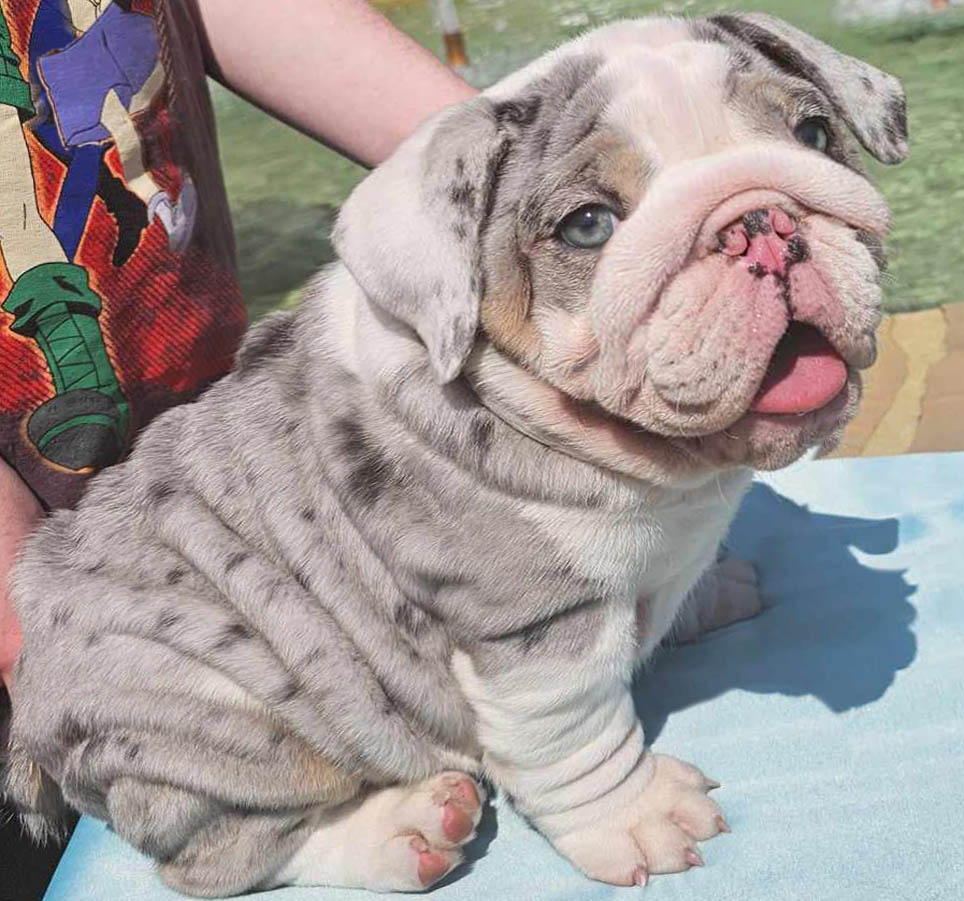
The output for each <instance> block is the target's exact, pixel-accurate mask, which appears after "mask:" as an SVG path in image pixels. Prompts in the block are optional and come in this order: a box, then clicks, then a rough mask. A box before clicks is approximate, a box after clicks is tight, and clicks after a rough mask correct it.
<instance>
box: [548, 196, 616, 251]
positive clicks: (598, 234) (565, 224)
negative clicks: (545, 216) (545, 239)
mask: <svg viewBox="0 0 964 901" xmlns="http://www.w3.org/2000/svg"><path fill="white" fill-rule="evenodd" d="M615 229H616V214H615V213H614V212H613V211H612V210H611V209H609V207H608V206H603V205H602V204H601V203H587V204H586V205H585V206H581V207H579V208H578V209H575V210H573V211H572V212H571V213H569V215H567V216H566V218H565V219H563V220H562V222H560V223H559V228H558V230H557V234H558V235H559V237H560V238H561V239H562V240H563V241H565V242H566V244H568V245H569V246H570V247H579V248H582V249H586V248H590V247H602V245H603V244H605V243H606V242H607V241H608V240H609V239H610V238H611V237H612V236H613V232H614V231H615Z"/></svg>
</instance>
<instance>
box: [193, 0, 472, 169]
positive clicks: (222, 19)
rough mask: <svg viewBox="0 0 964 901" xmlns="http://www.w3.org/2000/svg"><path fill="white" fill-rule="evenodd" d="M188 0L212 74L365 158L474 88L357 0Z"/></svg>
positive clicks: (383, 152) (380, 156) (373, 161)
mask: <svg viewBox="0 0 964 901" xmlns="http://www.w3.org/2000/svg"><path fill="white" fill-rule="evenodd" d="M194 3H195V6H196V10H195V12H196V15H197V19H198V25H199V31H200V32H201V34H202V38H203V42H204V47H205V54H206V65H207V68H208V71H209V73H210V74H211V75H212V76H213V77H214V78H216V79H217V80H218V81H220V82H221V83H222V84H224V85H225V86H227V87H229V88H230V89H231V90H233V91H235V92H236V93H238V94H240V95H241V96H243V97H245V98H246V99H248V100H250V101H252V102H253V103H255V104H257V105H258V106H260V107H262V108H263V109H265V110H267V111H268V112H270V113H271V114H272V115H274V116H276V117H277V118H279V119H282V120H283V121H285V122H287V123H288V124H290V125H292V126H294V127H295V128H297V129H299V130H300V131H303V132H305V133H306V134H308V135H310V136H312V137H314V138H316V139H318V140H320V141H322V142H323V143H325V144H327V145H329V146H330V147H333V148H334V149H335V150H337V151H339V152H340V153H343V154H345V155H346V156H350V157H352V158H353V159H355V160H357V161H358V162H361V163H362V164H364V165H366V166H375V165H378V164H379V163H380V162H382V161H383V160H384V159H386V158H387V157H388V156H389V155H391V153H392V151H393V150H394V149H395V147H396V146H397V145H398V144H399V143H400V142H401V141H402V140H403V139H404V138H406V137H407V136H408V135H409V134H411V132H413V131H414V130H415V128H416V127H417V126H418V125H419V124H420V123H421V122H422V121H423V120H425V119H427V118H428V117H429V116H431V115H432V114H434V113H435V112H437V111H438V110H440V109H442V108H443V107H445V106H448V105H450V104H452V103H457V102H459V101H461V100H465V99H467V98H469V97H471V96H472V95H473V94H475V93H476V91H475V89H474V88H473V87H472V86H471V85H469V84H467V83H466V82H464V81H463V80H462V79H460V78H459V77H458V76H457V75H455V74H454V73H453V72H452V71H450V70H449V69H447V68H446V67H445V66H444V65H443V64H442V63H441V62H439V60H438V59H436V58H435V56H433V55H432V54H431V53H430V52H429V51H428V50H426V49H425V48H424V47H422V46H420V45H419V44H417V43H416V42H415V41H413V40H412V39H411V38H409V37H408V36H407V35H405V34H403V33H402V32H401V31H399V30H398V29H397V28H395V27H394V26H393V25H392V24H391V23H390V22H389V21H388V20H387V19H386V18H385V17H384V16H382V15H381V14H380V13H379V12H378V11H377V10H375V9H373V8H372V7H371V6H370V5H369V4H368V3H365V2H363V0H326V2H323V3H319V2H311V0H273V2H272V3H264V2H258V0H194ZM266 38H267V39H266Z"/></svg>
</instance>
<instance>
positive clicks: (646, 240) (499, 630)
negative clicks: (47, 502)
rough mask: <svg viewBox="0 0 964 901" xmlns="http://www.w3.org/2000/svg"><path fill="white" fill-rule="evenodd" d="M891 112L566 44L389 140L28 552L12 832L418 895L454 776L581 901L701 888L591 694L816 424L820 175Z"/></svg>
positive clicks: (200, 865) (799, 58) (651, 631)
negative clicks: (178, 389) (542, 852)
mask: <svg viewBox="0 0 964 901" xmlns="http://www.w3.org/2000/svg"><path fill="white" fill-rule="evenodd" d="M904 109H905V108H904V98H903V94H902V92H901V88H900V85H899V84H898V82H897V81H896V80H894V79H893V78H891V77H889V76H887V75H884V74H883V73H881V72H879V71H877V70H876V69H874V68H872V67H870V66H868V65H865V64H864V63H861V62H858V61H857V60H854V59H850V58H847V57H844V56H841V55H839V54H837V53H835V52H834V51H833V50H831V49H830V48H829V47H826V46H825V45H823V44H821V43H819V42H817V41H815V40H813V39H812V38H810V37H808V36H806V35H804V34H801V33H800V32H799V31H797V30H796V29H794V28H791V27H790V26H789V25H786V24H785V23H783V22H780V21H777V20H775V19H771V18H768V17H765V16H761V15H751V16H720V17H716V18H712V19H705V20H696V21H684V20H677V19H644V20H639V21H629V22H620V23H617V24H614V25H610V26H608V27H606V28H602V29H600V30H598V31H594V32H592V33H589V34H587V35H586V36H584V37H581V38H579V39H578V40H575V41H573V42H572V43H569V44H567V45H565V46H563V47H562V48H560V49H558V50H556V51H555V52H553V53H551V54H549V55H548V56H545V57H543V58H542V59H539V60H537V61H536V62H534V63H533V64H532V65H530V66H529V67H527V68H525V69H523V70H522V71H520V72H518V73H516V74H514V75H512V76H510V77H508V78H507V79H505V80H504V81H502V82H500V83H499V84H497V85H496V86H495V87H493V88H491V89H490V90H488V91H486V92H485V94H484V95H482V96H480V97H478V98H476V99H474V100H472V101H470V102H468V103H466V104H464V105H460V106H457V107H454V108H451V109H449V110H448V111H445V112H444V113H442V114H440V115H439V116H438V117H437V118H435V119H434V120H433V121H432V122H430V123H429V124H427V125H426V126H425V127H424V128H422V129H421V130H420V131H419V132H418V133H417V134H416V135H415V136H414V137H412V138H411V139H410V140H409V141H408V142H407V143H406V144H405V145H404V146H403V147H402V148H401V149H400V150H399V151H398V153H397V154H396V155H395V156H394V157H393V158H392V159H391V160H389V161H388V162H387V163H386V164H385V165H384V166H382V167H381V168H379V169H378V170H376V171H375V172H374V173H373V174H372V175H371V176H369V178H367V179H366V180H365V181H364V182H363V183H362V184H361V185H360V186H359V187H358V189H357V190H356V191H355V192H354V194H353V195H352V196H351V198H350V199H349V200H348V202H347V203H346V204H345V207H344V210H343V212H342V215H341V218H340V220H339V222H338V226H337V230H336V235H335V238H336V244H337V247H338V250H339V254H340V256H341V260H342V262H340V263H339V264H336V265H335V266H333V267H332V268H330V269H328V270H326V271H325V272H324V273H323V274H322V275H321V276H320V277H319V278H318V279H317V280H316V281H315V282H314V284H313V286H312V287H311V288H310V290H309V291H308V294H307V296H306V298H305V301H304V303H303V305H302V306H301V308H300V309H299V310H298V311H297V312H293V313H279V314H277V315H275V316H273V317H271V318H269V319H267V320H265V321H264V322H262V323H261V324H259V325H258V326H257V327H256V328H254V329H253V331H252V332H251V334H250V336H249V337H248V339H247V341H246V343H245V345H244V348H243V350H242V351H241V353H240V356H239V360H238V363H237V367H236V369H235V371H234V372H232V373H231V374H230V375H229V376H228V377H226V378H225V379H223V380H222V381H221V382H220V383H218V384H217V385H216V386H214V387H213V388H212V389H211V390H210V391H209V392H207V394H205V396H204V397H203V398H202V399H201V400H200V401H198V402H196V403H193V404H189V405H186V406H183V407H180V408H178V409H174V410H171V411H170V412H169V413H167V414H165V415H164V416H162V417H161V418H159V419H158V420H157V421H156V422H155V423H154V424H153V425H152V426H151V427H150V428H149V429H148V430H147V431H146V432H145V433H144V434H143V436H142V437H141V438H140V439H139V441H138V444H137V447H136V448H135V450H134V452H133V454H132V456H131V458H130V459H129V460H128V461H127V462H125V463H123V464H121V465H119V466H116V467H113V468H111V469H109V470H107V471H105V472H104V473H103V474H101V475H100V476H98V477H97V478H96V479H95V480H93V482H92V484H91V487H90V490H89V492H88V494H87V495H86V497H85V499H84V500H83V502H82V503H81V505H80V507H79V508H78V509H77V510H76V511H73V512H70V511H62V512H58V513H56V514H55V515H53V516H52V517H51V518H50V519H49V520H48V521H47V523H46V524H45V525H44V526H43V527H42V528H41V529H40V531H39V533H38V534H37V535H36V537H35V538H34V539H33V540H32V541H31V542H30V544H29V546H28V548H27V550H26V552H25V554H24V556H23V559H22V562H21V563H20V565H19V567H18V569H17V572H16V588H15V595H16V602H17V606H18V611H19V614H20V617H21V618H22V622H23V631H24V653H23V655H22V656H21V658H20V662H19V669H18V671H17V674H16V684H15V692H14V697H13V702H14V703H13V707H14V719H13V724H12V749H11V755H12V764H11V771H10V774H9V779H8V788H9V791H10V792H11V794H12V795H13V796H14V797H15V798H16V799H17V800H18V801H19V803H20V804H21V805H22V807H23V809H24V812H25V814H26V818H27V820H28V822H30V823H31V824H32V825H33V827H34V828H35V829H36V830H37V831H42V830H43V828H44V822H45V817H47V815H48V814H49V813H50V810H51V809H52V806H53V805H54V804H55V802H56V801H57V797H56V796H57V792H58V790H59V791H62V794H63V797H64V798H65V799H66V801H67V802H69V803H70V804H71V805H72V806H74V807H76V808H78V809H79V810H82V811H84V812H86V813H89V814H92V815H93V816H96V817H100V818H102V819H104V820H107V821H108V822H109V823H110V824H111V826H112V827H113V829H114V830H115V831H116V832H117V833H118V834H119V835H120V836H122V837H123V838H125V839H127V840H128V841H130V842H132V843H133V844H134V845H136V846H137V847H138V848H140V849H141V850H142V851H144V852H146V853H147V854H149V855H151V856H153V857H154V858H156V859H157V861H158V862H159V865H160V866H159V871H160V875H161V877H162V878H163V879H164V880H165V881H166V882H167V883H168V884H169V885H171V886H173V887H175V888H177V889H180V890H181V891H185V892H188V893H193V894H197V895H224V894H230V893H234V892H241V891H245V890H250V889H256V888H257V889H259V888H266V887H270V886H275V885H280V884H289V883H292V884H330V885H342V886H361V887H366V888H370V889H376V890H419V889H422V888H424V887H426V886H428V885H430V884H431V883H433V882H434V881H436V880H437V879H439V878H441V877H442V876H443V875H444V874H445V873H447V872H448V871H449V870H450V869H451V868H452V867H454V866H455V865H456V864H457V863H458V862H459V861H460V860H461V853H462V852H461V851H460V850H459V848H460V846H461V845H463V844H464V843H465V842H466V841H467V840H468V839H470V838H471V837H472V835H473V832H474V829H475V826H476V824H477V823H478V819H479V811H480V805H481V803H482V800H483V796H482V792H481V790H480V788H479V787H478V784H477V783H476V781H475V779H474V778H473V777H476V776H480V775H483V774H484V775H485V776H487V777H488V778H489V779H490V780H491V781H492V782H493V783H494V784H495V785H496V786H498V787H499V788H500V789H501V790H503V791H505V792H507V793H508V794H509V795H510V796H511V798H512V799H513V801H514V803H515V805H516V806H517V808H518V809H519V810H520V811H521V812H522V813H523V814H525V815H526V816H527V817H528V818H529V820H530V821H531V823H532V824H533V825H534V826H535V827H536V828H537V829H539V830H540V831H541V832H542V833H543V834H544V835H545V836H546V837H547V838H548V839H549V840H550V841H551V842H552V844H553V845H554V846H555V847H556V848H557V849H558V850H559V851H560V852H561V853H562V854H564V855H565V856H566V857H567V858H568V859H569V860H570V861H572V863H573V864H574V865H575V866H576V867H578V868H579V869H580V870H582V872H584V873H585V874H586V875H588V876H590V877H592V878H593V879H599V880H603V881H605V882H610V883H616V884H621V885H625V884H632V883H645V882H646V880H647V878H648V874H650V873H666V872H675V871H679V870H684V869H686V868H687V867H689V866H690V865H693V864H699V863H700V862H701V861H700V857H699V853H698V850H697V843H698V842H700V841H703V840H705V839H709V838H711V837H713V836H714V835H716V834H717V833H718V832H719V831H720V830H724V831H725V830H726V828H727V827H726V824H725V820H724V819H723V816H722V813H721V811H720V810H719V808H718V807H717V806H716V804H715V803H714V802H713V801H712V800H711V799H710V798H709V797H708V796H707V791H708V790H709V789H710V788H711V787H713V785H714V783H713V782H712V781H710V780H708V779H707V778H705V777H704V776H703V775H702V773H701V772H699V771H698V770H697V769H695V768H694V767H693V766H690V765H689V764H687V763H683V762H682V761H679V760H676V759H674V758H672V757H667V756H661V755H656V754H653V753H651V752H650V751H649V750H648V749H647V748H646V745H645V742H644V737H643V730H642V726H641V725H640V723H639V721H638V719H637V717H636V714H635V713H634V710H633V701H632V698H631V696H630V691H629V684H630V679H631V676H632V674H633V671H634V669H635V668H636V667H637V665H638V664H639V663H640V662H641V661H645V660H646V659H647V658H648V657H649V656H650V655H651V654H652V653H653V651H654V649H655V648H656V647H657V645H658V644H659V642H660V641H661V640H662V639H663V638H664V636H666V635H667V634H668V633H669V632H670V631H671V630H672V628H673V625H674V621H675V620H676V618H677V614H678V613H679V611H680V610H681V607H682V605H683V604H684V601H686V599H687V598H688V597H689V596H690V594H691V591H692V589H693V588H694V586H696V585H697V583H698V582H699V580H700V577H701V574H703V573H704V572H705V571H706V570H707V569H708V567H710V566H711V564H713V562H714V560H715V557H716V553H717V549H718V547H719V545H720V541H721V539H722V537H723V536H724V533H725V532H726V530H727V527H728V525H729V523H730V521H731V518H732V516H733V514H734V511H735V510H736V508H737V505H738V503H739V501H740V498H741V495H742V494H743V492H744V489H745V488H746V487H747V485H748V483H749V480H750V474H751V471H752V470H753V469H754V468H763V469H771V468H774V467H779V466H783V465H785V464H787V463H789V462H791V461H792V460H795V459H796V458H798V457H799V456H800V455H801V454H802V453H803V452H804V451H805V450H806V449H807V448H811V447H814V446H818V447H821V446H822V447H825V446H827V445H828V444H829V443H831V442H832V441H833V440H834V438H835V436H836V435H838V433H839V432H840V429H841V427H842V425H843V424H844V423H845V422H846V421H847V419H848V418H849V417H850V416H851V414H852V413H853V411H854V408H855V405H856V403H857V399H858V395H859V385H860V381H859V376H858V370H860V369H862V368H864V367H866V366H868V365H869V364H870V363H871V362H872V361H873V358H874V327H875V325H876V324H877V322H878V318H879V313H878V304H879V301H880V290H879V288H878V276H879V273H880V267H881V265H882V257H881V252H880V236H881V235H882V234H883V233H884V231H885V229H886V227H887V210H886V208H885V205H884V201H883V200H882V198H881V197H880V195H879V194H878V193H877V192H876V191H875V190H874V188H873V187H872V186H871V185H870V183H869V181H868V180H867V178H866V177H865V175H864V174H863V170H862V169H861V164H860V156H859V151H858V148H857V144H858V143H859V144H861V145H862V146H863V147H864V148H865V149H866V150H867V151H868V152H869V153H870V154H872V155H873V156H875V157H876V158H877V159H879V160H881V161H883V162H885V163H895V162H898V161H900V160H901V159H903V158H904V156H905V155H906V152H907V145H906V122H905V114H904ZM740 578H744V580H745V574H743V575H742V576H741V575H740V574H739V573H737V580H738V581H739V579H740ZM711 594H714V595H715V596H717V597H719V596H720V592H718V591H716V592H711ZM686 610H687V613H686V616H687V617H688V622H689V625H688V626H686V627H685V629H684V631H686V630H687V629H688V630H689V631H692V630H693V629H694V628H699V627H700V625H702V626H704V627H705V626H706V625H718V624H719V623H720V621H721V617H720V616H719V615H718V614H719V611H717V612H716V613H714V611H709V612H707V611H699V610H696V611H695V613H694V610H693V607H692V605H690V606H688V607H687V608H686ZM746 612H748V611H746V610H742V611H741V610H736V609H734V610H731V611H730V614H729V615H743V614H745V613H746ZM749 612H752V611H749ZM724 614H726V611H724ZM694 617H695V619H694ZM725 618H726V615H724V616H723V619H725ZM694 623H695V626H694ZM684 626H685V624H684ZM57 786H59V789H58V788H57Z"/></svg>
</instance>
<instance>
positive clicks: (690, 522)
mask: <svg viewBox="0 0 964 901" xmlns="http://www.w3.org/2000/svg"><path fill="white" fill-rule="evenodd" d="M526 516H527V517H528V518H530V519H533V520H536V521H538V522H539V524H540V525H541V526H542V528H543V529H544V530H545V531H547V532H548V533H549V535H550V537H551V539H552V541H553V543H554V544H555V545H556V546H557V548H559V550H560V552H561V556H562V557H563V558H564V559H565V560H567V561H568V563H569V565H570V566H571V568H572V571H573V574H574V575H575V576H576V577H578V578H581V579H585V580H587V581H588V582H591V583H592V584H594V585H596V586H597V587H598V588H599V593H600V594H601V595H603V596H604V598H605V600H606V601H607V602H609V603H610V604H611V605H613V606H614V607H615V608H618V609H623V610H625V609H626V608H627V607H632V608H633V609H634V610H635V612H636V619H637V628H638V629H639V631H640V636H641V639H643V643H644V644H645V643H646V641H645V637H648V636H649V635H650V633H652V632H654V631H657V632H659V637H662V634H663V633H665V631H666V629H668V628H669V626H670V624H671V623H672V619H673V617H674V616H675V613H676V610H677V608H678V606H679V604H680V603H681V602H682V600H683V599H684V598H685V596H686V594H687V593H688V592H689V591H690V589H691V588H692V587H693V585H694V583H695V582H696V581H697V579H698V578H699V577H700V575H701V574H702V573H703V571H704V570H705V569H706V567H707V566H709V564H710V563H711V562H712V561H713V560H714V558H715V556H716V552H717V549H718V547H719V544H720V542H721V540H722V538H723V536H724V534H725V532H726V529H727V527H728V526H729V523H730V520H731V519H732V516H733V506H732V505H731V504H726V503H724V502H722V501H720V500H719V499H717V500H716V501H715V502H707V500H706V499H705V498H703V497H699V496H697V497H690V498H685V499H680V500H679V501H676V502H671V503H666V504H662V505H659V506H651V507H648V508H646V507H637V508H633V509H626V510H622V511H619V512H612V511H590V510H559V509H553V510H549V509H545V508H541V509H538V508H530V509H529V510H527V511H526ZM644 636H645V637H644ZM656 640H657V641H658V638H657V639H656Z"/></svg>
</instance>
